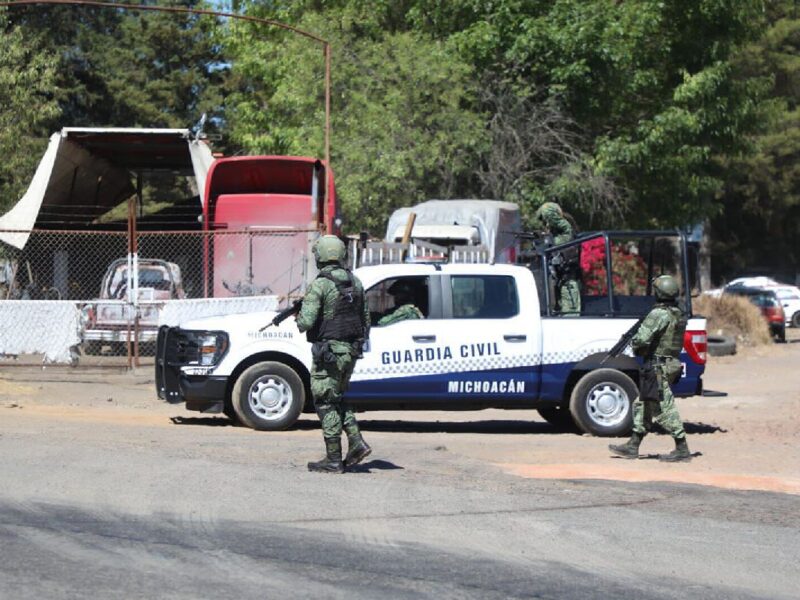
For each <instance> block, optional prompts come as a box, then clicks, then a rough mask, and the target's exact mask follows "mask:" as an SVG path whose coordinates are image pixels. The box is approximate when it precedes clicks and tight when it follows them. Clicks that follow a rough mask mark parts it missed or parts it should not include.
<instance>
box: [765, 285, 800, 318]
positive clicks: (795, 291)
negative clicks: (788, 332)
mask: <svg viewBox="0 0 800 600" xmlns="http://www.w3.org/2000/svg"><path fill="white" fill-rule="evenodd" d="M769 289H771V290H773V291H774V292H775V295H776V296H778V300H780V301H781V305H783V312H784V313H785V314H786V324H787V325H789V326H790V327H800V288H798V287H797V286H794V285H777V286H774V287H770V288H769Z"/></svg>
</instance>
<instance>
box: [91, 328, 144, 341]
mask: <svg viewBox="0 0 800 600" xmlns="http://www.w3.org/2000/svg"><path fill="white" fill-rule="evenodd" d="M136 335H137V337H138V339H139V343H140V344H141V343H142V342H154V341H156V337H157V336H158V331H157V330H155V329H143V328H141V327H140V328H139V330H138V332H137V334H136ZM130 337H131V342H132V341H133V340H134V336H133V329H131V331H130ZM83 341H84V342H122V343H125V342H127V341H128V330H126V329H87V330H85V331H84V332H83Z"/></svg>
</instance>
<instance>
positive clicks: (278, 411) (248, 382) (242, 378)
mask: <svg viewBox="0 0 800 600" xmlns="http://www.w3.org/2000/svg"><path fill="white" fill-rule="evenodd" d="M304 403H305V389H304V388H303V381H302V380H301V379H300V376H299V375H298V374H297V372H295V370H294V369H292V368H291V367H289V366H287V365H285V364H283V363H279V362H272V361H266V362H260V363H256V364H254V365H252V366H250V367H248V368H247V369H246V370H245V371H244V372H243V373H242V374H241V375H239V378H238V379H237V380H236V383H235V384H234V386H233V392H232V394H231V404H233V409H234V411H236V416H237V417H239V421H241V422H242V423H244V424H245V425H247V426H248V427H251V428H252V429H258V430H260V431H280V430H282V429H286V428H287V427H290V426H291V425H293V424H294V422H295V421H297V417H299V416H300V411H301V410H302V409H303V404H304Z"/></svg>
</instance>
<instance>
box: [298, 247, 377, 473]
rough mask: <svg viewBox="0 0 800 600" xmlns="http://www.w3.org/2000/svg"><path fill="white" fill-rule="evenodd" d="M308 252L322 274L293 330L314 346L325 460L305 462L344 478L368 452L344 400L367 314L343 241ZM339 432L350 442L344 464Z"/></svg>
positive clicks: (311, 468)
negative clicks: (347, 261)
mask: <svg viewBox="0 0 800 600" xmlns="http://www.w3.org/2000/svg"><path fill="white" fill-rule="evenodd" d="M312 250H313V252H314V258H315V260H316V263H317V268H319V270H320V271H319V274H318V275H317V278H316V279H315V280H314V281H313V282H312V283H311V285H310V286H309V287H308V291H307V292H306V295H305V297H304V298H303V303H302V305H301V307H300V312H299V313H298V314H297V328H298V329H299V330H300V331H305V332H307V334H306V335H307V337H308V340H309V341H310V342H312V346H311V353H312V359H313V360H312V366H311V395H312V396H313V397H314V408H315V409H316V411H317V415H318V416H319V420H320V423H321V425H322V436H323V438H324V439H325V458H323V459H322V460H320V461H316V462H309V463H308V470H309V471H316V472H321V473H343V472H344V468H345V467H346V466H352V465H354V464H357V463H359V462H361V461H362V460H363V459H364V458H365V457H367V456H368V455H369V454H370V453H371V452H372V449H371V448H370V447H369V445H368V444H367V443H366V442H365V441H364V438H363V437H362V436H361V431H360V430H359V427H358V422H357V421H356V417H355V415H354V414H353V411H352V410H351V409H350V407H349V406H348V405H347V403H346V402H345V401H344V400H343V396H344V392H345V391H346V390H347V386H348V385H349V383H350V376H351V375H352V374H353V368H354V367H355V364H356V360H358V357H359V356H360V354H361V345H362V344H363V342H364V341H365V338H366V336H367V332H368V330H369V309H368V308H367V303H366V301H365V298H364V287H363V286H362V285H361V282H360V281H359V280H358V278H357V277H356V276H355V275H353V274H352V273H350V271H348V270H346V269H344V268H343V267H342V266H341V265H342V264H344V260H345V258H346V255H347V249H346V247H345V245H344V242H342V241H341V240H340V239H339V238H337V237H336V236H334V235H324V236H322V237H320V238H319V239H318V240H317V241H316V242H314V246H313V248H312ZM343 429H344V431H345V433H346V434H347V442H348V450H347V457H346V458H345V460H344V463H343V462H342V430H343Z"/></svg>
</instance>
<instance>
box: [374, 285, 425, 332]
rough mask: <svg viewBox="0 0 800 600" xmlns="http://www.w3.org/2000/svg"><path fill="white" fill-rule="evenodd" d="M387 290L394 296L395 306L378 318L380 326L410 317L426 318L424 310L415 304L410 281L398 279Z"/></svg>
mask: <svg viewBox="0 0 800 600" xmlns="http://www.w3.org/2000/svg"><path fill="white" fill-rule="evenodd" d="M387 291H388V292H389V293H390V294H391V295H392V296H394V305H395V308H394V309H392V311H391V312H390V313H388V314H385V315H383V316H382V317H381V318H380V319H378V322H377V325H378V326H380V327H382V326H384V325H391V324H392V323H397V322H399V321H407V320H409V319H424V318H425V315H423V314H422V311H421V310H420V309H419V308H417V307H416V305H415V304H414V296H415V292H414V289H413V286H412V284H411V283H410V282H408V281H403V280H402V279H398V280H397V281H395V282H394V283H393V284H392V285H390V286H389V289H388V290H387Z"/></svg>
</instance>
